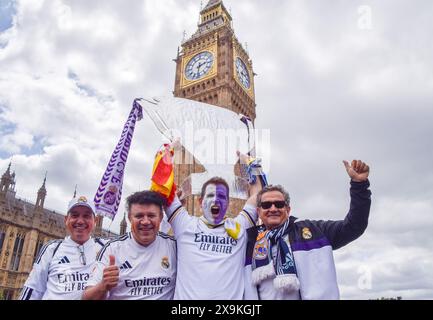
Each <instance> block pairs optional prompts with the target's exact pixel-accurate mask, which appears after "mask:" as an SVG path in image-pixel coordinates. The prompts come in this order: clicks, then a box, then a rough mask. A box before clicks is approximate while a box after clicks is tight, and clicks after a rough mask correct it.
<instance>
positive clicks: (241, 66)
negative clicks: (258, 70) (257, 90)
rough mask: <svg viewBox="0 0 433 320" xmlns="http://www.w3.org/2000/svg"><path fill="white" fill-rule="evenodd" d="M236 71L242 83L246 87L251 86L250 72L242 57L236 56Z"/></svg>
mask: <svg viewBox="0 0 433 320" xmlns="http://www.w3.org/2000/svg"><path fill="white" fill-rule="evenodd" d="M236 72H237V74H238V78H239V81H240V82H241V83H242V85H243V86H244V87H245V88H246V89H249V88H250V85H251V83H250V74H249V73H248V69H247V66H246V65H245V63H244V62H243V61H242V59H241V58H239V57H237V58H236Z"/></svg>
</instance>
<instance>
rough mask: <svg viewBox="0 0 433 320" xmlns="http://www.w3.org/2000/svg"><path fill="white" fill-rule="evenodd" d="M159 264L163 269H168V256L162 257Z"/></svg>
mask: <svg viewBox="0 0 433 320" xmlns="http://www.w3.org/2000/svg"><path fill="white" fill-rule="evenodd" d="M161 266H162V267H163V268H164V269H168V268H169V267H170V262H169V261H168V257H162V260H161Z"/></svg>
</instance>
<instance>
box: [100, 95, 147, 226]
mask: <svg viewBox="0 0 433 320" xmlns="http://www.w3.org/2000/svg"><path fill="white" fill-rule="evenodd" d="M142 118H143V110H142V107H141V106H140V105H139V104H138V103H137V99H135V100H134V103H133V105H132V109H131V112H130V113H129V116H128V120H127V121H126V123H125V126H124V127H123V131H122V135H121V136H120V140H119V142H118V143H117V146H116V148H115V149H114V151H113V154H112V155H111V158H110V162H108V166H107V169H106V170H105V173H104V175H103V176H102V180H101V183H100V184H99V188H98V190H97V191H96V194H95V198H94V202H95V208H96V213H97V214H100V215H103V216H106V217H108V218H110V219H111V220H114V217H115V215H116V213H117V209H118V208H119V204H120V200H121V198H122V185H123V173H124V172H125V166H126V160H127V159H128V153H129V147H130V146H131V142H132V137H133V135H134V129H135V122H136V121H139V120H141V119H142Z"/></svg>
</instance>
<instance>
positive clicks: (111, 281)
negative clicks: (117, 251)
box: [102, 255, 119, 291]
mask: <svg viewBox="0 0 433 320" xmlns="http://www.w3.org/2000/svg"><path fill="white" fill-rule="evenodd" d="M109 259H110V260H109V264H108V266H107V267H105V268H104V272H103V275H102V284H103V286H104V289H105V290H107V291H109V290H111V289H113V288H114V287H116V286H117V284H118V282H119V267H118V266H116V258H115V257H114V256H113V255H109Z"/></svg>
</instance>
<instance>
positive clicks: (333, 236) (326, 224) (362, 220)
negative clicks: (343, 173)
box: [315, 180, 371, 250]
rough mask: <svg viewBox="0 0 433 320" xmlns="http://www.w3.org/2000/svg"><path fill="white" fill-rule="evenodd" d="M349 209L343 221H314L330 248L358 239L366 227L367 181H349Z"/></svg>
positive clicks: (367, 213)
mask: <svg viewBox="0 0 433 320" xmlns="http://www.w3.org/2000/svg"><path fill="white" fill-rule="evenodd" d="M350 184H351V187H350V209H349V212H348V213H347V215H346V217H345V218H344V220H338V221H316V222H315V223H316V225H317V226H318V227H319V228H320V229H321V230H322V232H323V233H324V234H325V235H326V237H327V238H328V240H329V242H330V243H331V246H332V248H333V249H334V250H335V249H338V248H341V247H343V246H345V245H346V244H348V243H349V242H351V241H353V240H355V239H357V238H358V237H360V236H361V235H362V234H363V233H364V231H365V229H366V228H367V225H368V216H369V214H370V206H371V191H370V190H369V189H368V187H369V186H370V183H369V181H368V180H367V181H364V182H354V181H351V183H350Z"/></svg>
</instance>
